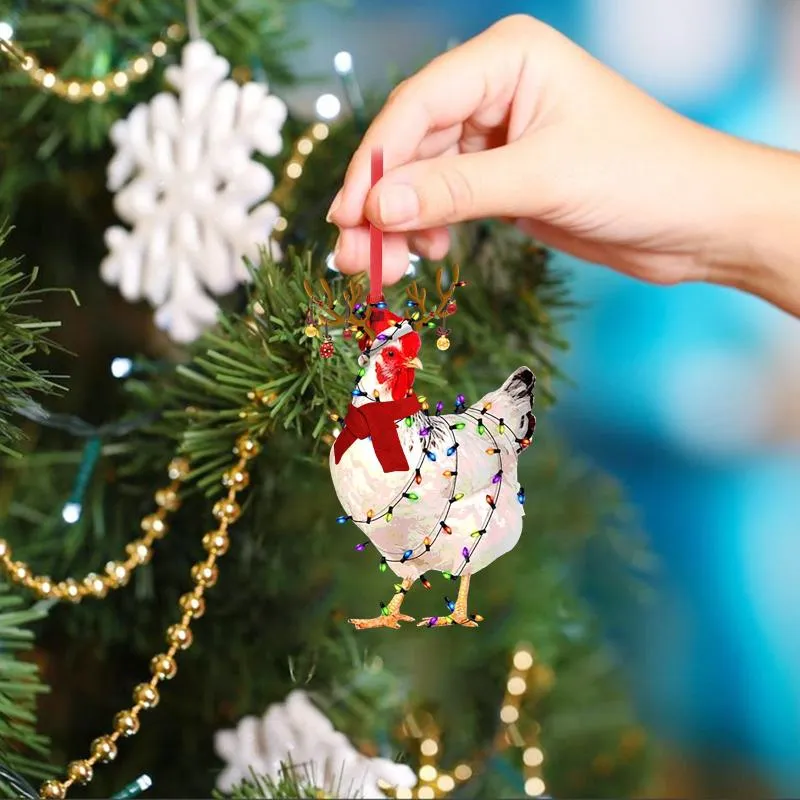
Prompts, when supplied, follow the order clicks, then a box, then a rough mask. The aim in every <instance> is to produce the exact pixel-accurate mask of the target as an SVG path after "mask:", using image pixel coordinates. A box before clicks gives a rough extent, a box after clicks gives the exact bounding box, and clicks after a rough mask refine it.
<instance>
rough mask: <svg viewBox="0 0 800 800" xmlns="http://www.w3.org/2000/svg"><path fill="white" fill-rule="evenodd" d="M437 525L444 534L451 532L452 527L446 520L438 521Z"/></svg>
mask: <svg viewBox="0 0 800 800" xmlns="http://www.w3.org/2000/svg"><path fill="white" fill-rule="evenodd" d="M439 525H440V526H441V528H442V530H443V531H444V532H445V533H446V534H448V535H449V534H451V533H452V532H453V529H452V528H451V527H450V526H449V525H448V524H447V523H446V522H440V523H439Z"/></svg>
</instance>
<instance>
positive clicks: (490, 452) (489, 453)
mask: <svg viewBox="0 0 800 800" xmlns="http://www.w3.org/2000/svg"><path fill="white" fill-rule="evenodd" d="M499 452H500V451H499V450H498V449H497V448H496V447H490V448H489V449H488V450H487V451H486V455H487V456H496V455H497V454H498V453H499Z"/></svg>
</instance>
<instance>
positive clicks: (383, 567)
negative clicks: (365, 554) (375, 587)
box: [378, 558, 386, 572]
mask: <svg viewBox="0 0 800 800" xmlns="http://www.w3.org/2000/svg"><path fill="white" fill-rule="evenodd" d="M378 569H379V570H380V571H381V572H386V559H385V558H382V559H381V563H380V564H378Z"/></svg>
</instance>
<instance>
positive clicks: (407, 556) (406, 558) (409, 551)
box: [403, 550, 414, 561]
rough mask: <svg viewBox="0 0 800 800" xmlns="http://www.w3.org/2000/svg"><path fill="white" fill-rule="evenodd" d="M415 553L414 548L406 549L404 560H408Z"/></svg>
mask: <svg viewBox="0 0 800 800" xmlns="http://www.w3.org/2000/svg"><path fill="white" fill-rule="evenodd" d="M413 555H414V551H413V550H406V551H405V553H403V561H408V559H409V558H411V556H413Z"/></svg>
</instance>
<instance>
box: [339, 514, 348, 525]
mask: <svg viewBox="0 0 800 800" xmlns="http://www.w3.org/2000/svg"><path fill="white" fill-rule="evenodd" d="M349 519H350V517H348V516H345V515H342V516H341V517H336V521H337V522H338V523H339V524H340V525H344V524H345V522H347V521H348V520H349Z"/></svg>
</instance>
